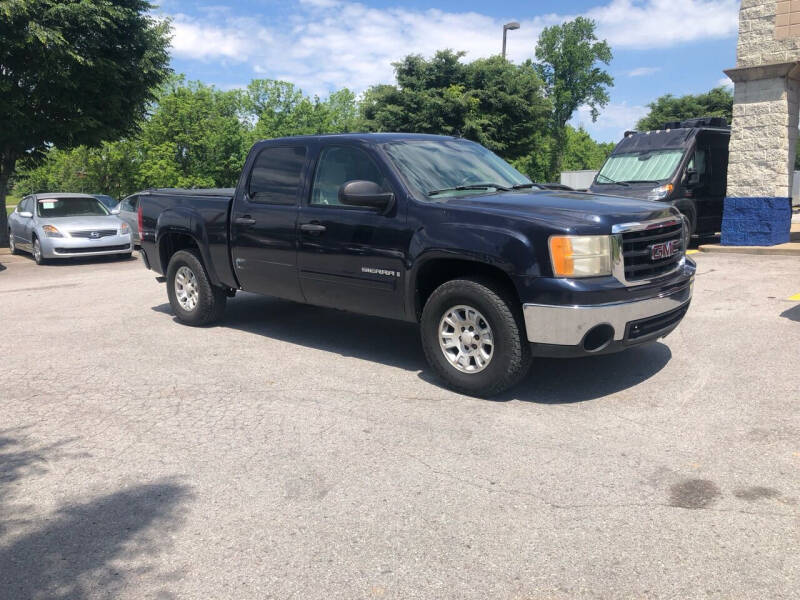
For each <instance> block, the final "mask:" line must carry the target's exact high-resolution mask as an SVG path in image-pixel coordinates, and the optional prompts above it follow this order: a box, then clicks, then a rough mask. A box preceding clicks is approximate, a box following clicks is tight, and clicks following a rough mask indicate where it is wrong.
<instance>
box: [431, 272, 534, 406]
mask: <svg viewBox="0 0 800 600" xmlns="http://www.w3.org/2000/svg"><path fill="white" fill-rule="evenodd" d="M517 305H518V302H516V301H515V300H514V299H513V298H511V297H510V294H507V293H505V292H504V291H503V290H502V289H500V288H499V286H494V285H493V284H492V282H490V281H484V280H479V279H456V280H453V281H448V282H447V283H444V284H442V285H440V286H439V287H438V288H436V290H434V292H433V294H431V296H430V298H428V301H427V302H426V303H425V307H424V309H423V311H422V321H421V323H420V328H421V335H422V346H423V349H424V350H425V356H426V358H427V359H428V363H430V365H431V367H433V369H434V371H436V373H437V374H438V375H439V376H440V377H441V378H442V379H444V381H445V382H446V383H447V385H448V386H449V387H451V388H453V389H454V390H456V391H458V392H461V393H464V394H469V395H472V396H480V397H488V396H493V395H495V394H498V393H500V392H502V391H505V390H507V389H509V388H510V387H512V386H513V385H515V384H516V383H518V382H519V381H520V380H521V379H522V378H523V377H524V376H525V375H526V374H527V372H528V370H529V368H530V363H531V352H530V346H529V344H528V342H527V340H526V339H525V334H524V332H525V327H524V324H523V320H522V315H521V313H520V310H519V307H518V306H517Z"/></svg>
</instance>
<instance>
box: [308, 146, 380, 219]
mask: <svg viewBox="0 0 800 600" xmlns="http://www.w3.org/2000/svg"><path fill="white" fill-rule="evenodd" d="M356 180H361V181H372V182H374V183H377V184H378V185H379V186H381V188H383V189H384V190H387V191H388V189H389V186H388V183H387V181H386V179H385V178H384V177H383V175H381V172H380V170H379V169H378V167H377V165H375V163H374V162H373V161H372V159H371V158H370V157H369V155H368V154H367V153H366V152H365V151H364V150H362V149H361V148H354V147H352V146H329V147H327V148H325V149H323V150H322V153H321V155H320V157H319V164H318V165H317V172H316V174H315V176H314V187H313V188H312V190H311V205H312V206H341V203H340V202H339V188H341V187H342V186H343V185H344V184H345V183H347V182H348V181H356Z"/></svg>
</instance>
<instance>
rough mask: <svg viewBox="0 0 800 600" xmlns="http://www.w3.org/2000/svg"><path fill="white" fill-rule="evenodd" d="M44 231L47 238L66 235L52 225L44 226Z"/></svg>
mask: <svg viewBox="0 0 800 600" xmlns="http://www.w3.org/2000/svg"><path fill="white" fill-rule="evenodd" d="M42 231H44V234H45V235H46V236H47V237H64V234H62V233H61V232H60V231H59V230H58V229H57V228H56V227H53V226H52V225H42Z"/></svg>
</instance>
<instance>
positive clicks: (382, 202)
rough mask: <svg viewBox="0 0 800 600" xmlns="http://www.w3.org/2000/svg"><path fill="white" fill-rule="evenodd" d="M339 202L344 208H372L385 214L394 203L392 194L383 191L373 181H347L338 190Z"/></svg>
mask: <svg viewBox="0 0 800 600" xmlns="http://www.w3.org/2000/svg"><path fill="white" fill-rule="evenodd" d="M339 202H340V203H341V204H344V205H345V206H359V207H362V208H372V209H374V210H377V211H378V212H386V211H387V210H389V208H391V206H392V204H393V203H394V194H393V193H392V192H387V191H385V190H384V189H383V188H382V187H381V186H379V185H378V184H377V183H375V182H374V181H362V180H360V179H357V180H355V181H348V182H346V183H345V184H344V185H343V186H342V187H340V188H339Z"/></svg>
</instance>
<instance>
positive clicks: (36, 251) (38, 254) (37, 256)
mask: <svg viewBox="0 0 800 600" xmlns="http://www.w3.org/2000/svg"><path fill="white" fill-rule="evenodd" d="M33 260H35V261H36V264H39V263H41V262H42V244H41V242H39V239H38V238H34V239H33Z"/></svg>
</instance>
